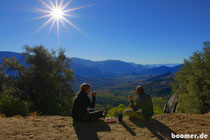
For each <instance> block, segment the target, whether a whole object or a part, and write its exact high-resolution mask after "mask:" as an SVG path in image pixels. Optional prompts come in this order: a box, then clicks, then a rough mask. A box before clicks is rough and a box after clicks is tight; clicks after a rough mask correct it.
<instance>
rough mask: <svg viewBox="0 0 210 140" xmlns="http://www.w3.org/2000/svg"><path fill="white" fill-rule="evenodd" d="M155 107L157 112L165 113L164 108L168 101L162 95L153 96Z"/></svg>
mask: <svg viewBox="0 0 210 140" xmlns="http://www.w3.org/2000/svg"><path fill="white" fill-rule="evenodd" d="M152 102H153V109H154V113H155V114H163V108H164V105H165V103H166V100H165V99H164V98H162V97H153V98H152Z"/></svg>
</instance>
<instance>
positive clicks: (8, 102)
mask: <svg viewBox="0 0 210 140" xmlns="http://www.w3.org/2000/svg"><path fill="white" fill-rule="evenodd" d="M1 113H2V114H5V115H6V116H7V117H11V116H14V115H21V116H26V115H28V113H29V104H28V103H27V102H24V101H20V100H19V99H18V98H15V97H13V96H9V95H6V94H3V95H1V98H0V114H1Z"/></svg>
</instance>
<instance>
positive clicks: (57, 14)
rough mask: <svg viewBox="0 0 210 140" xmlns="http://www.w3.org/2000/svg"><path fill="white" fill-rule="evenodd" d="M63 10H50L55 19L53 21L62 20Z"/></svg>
mask: <svg viewBox="0 0 210 140" xmlns="http://www.w3.org/2000/svg"><path fill="white" fill-rule="evenodd" d="M63 14H64V12H63V10H61V9H60V8H54V9H53V10H52V16H53V17H54V18H55V19H62V18H63Z"/></svg>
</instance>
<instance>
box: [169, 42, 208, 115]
mask: <svg viewBox="0 0 210 140" xmlns="http://www.w3.org/2000/svg"><path fill="white" fill-rule="evenodd" d="M172 86H173V92H176V93H177V94H178V95H179V96H180V97H181V100H180V103H179V105H178V111H180V112H186V113H206V112H208V111H209V110H210V42H205V43H204V48H203V50H202V51H197V52H194V54H193V56H191V57H190V58H189V59H188V60H184V64H183V65H182V67H181V70H180V71H179V72H177V73H176V74H175V81H174V83H173V85H172Z"/></svg>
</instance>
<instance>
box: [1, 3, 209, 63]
mask: <svg viewBox="0 0 210 140" xmlns="http://www.w3.org/2000/svg"><path fill="white" fill-rule="evenodd" d="M46 1H47V0H46ZM67 1H68V0H64V2H67ZM87 5H91V6H89V7H87V8H84V9H80V10H77V11H74V12H73V13H72V14H73V15H75V17H74V18H69V20H70V21H71V22H72V23H74V24H75V25H76V26H78V27H79V28H80V30H82V32H83V34H82V33H80V32H78V31H76V30H75V29H74V28H72V27H70V26H68V27H67V30H65V29H64V28H61V32H60V38H59V39H58V38H57V33H56V29H55V28H54V29H53V31H52V32H51V33H50V34H49V35H48V30H49V26H47V27H46V28H44V29H43V30H42V31H40V32H36V33H34V32H35V31H36V29H37V28H39V26H40V25H41V24H42V23H43V22H44V21H46V20H47V19H41V20H32V18H34V17H38V16H40V15H42V13H37V12H34V10H33V8H43V5H41V3H40V1H39V0H1V4H0V51H15V52H21V51H23V45H25V44H28V45H30V46H35V45H39V44H42V45H44V46H46V47H47V48H48V49H58V48H59V47H62V48H65V49H66V55H67V56H70V57H80V58H85V59H91V60H106V59H116V60H123V61H128V62H135V63H139V64H159V63H182V61H183V59H184V58H188V57H189V56H190V55H192V53H193V52H194V51H196V50H201V49H202V47H203V44H202V43H203V42H204V41H207V40H210V24H209V23H210V8H209V7H210V1H209V0H75V1H74V2H73V3H72V4H71V5H70V6H69V7H68V8H73V7H77V6H87Z"/></svg>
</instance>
